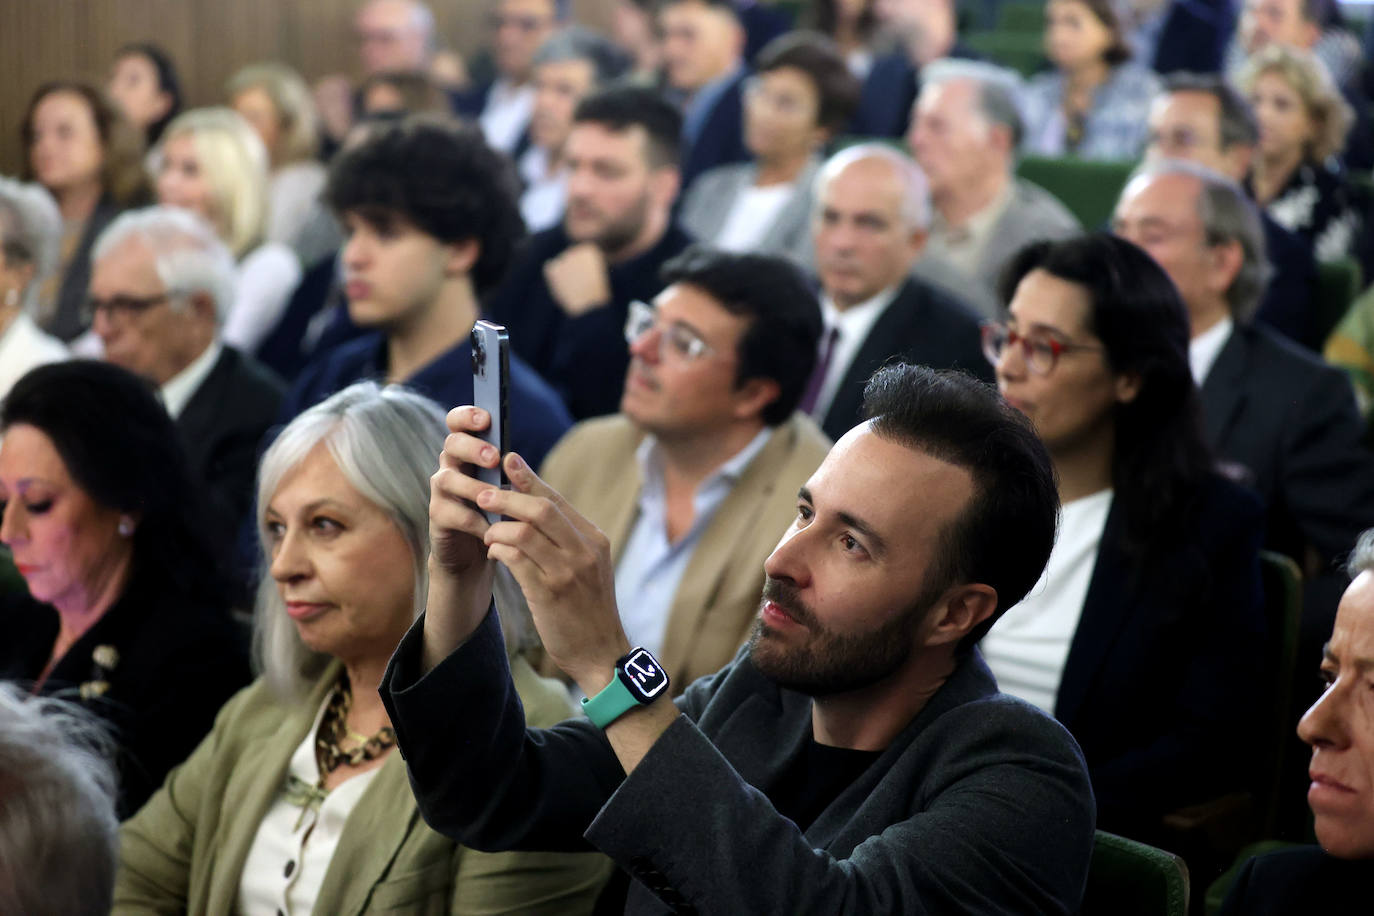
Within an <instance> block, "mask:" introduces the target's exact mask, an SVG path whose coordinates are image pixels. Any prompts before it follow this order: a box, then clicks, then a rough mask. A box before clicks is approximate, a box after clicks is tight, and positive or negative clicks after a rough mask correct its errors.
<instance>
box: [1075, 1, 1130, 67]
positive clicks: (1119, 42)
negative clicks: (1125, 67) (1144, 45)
mask: <svg viewBox="0 0 1374 916" xmlns="http://www.w3.org/2000/svg"><path fill="white" fill-rule="evenodd" d="M1074 2H1075V3H1081V4H1082V5H1083V6H1085V7H1086V8H1087V10H1088V12H1090V13H1092V14H1093V18H1094V19H1096V20H1097V21H1098V22H1100V23H1102V24H1103V25H1104V26H1106V27H1107V31H1109V32H1111V33H1112V40H1111V43H1110V44H1109V45H1107V48H1106V50H1105V51H1103V52H1102V61H1103V63H1105V64H1107V65H1108V66H1109V67H1115V66H1117V65H1118V64H1124V63H1125V62H1126V61H1128V60H1130V59H1131V56H1132V55H1131V46H1130V45H1128V44H1127V43H1126V34H1125V32H1124V30H1123V29H1122V28H1121V17H1120V16H1118V15H1117V13H1116V7H1115V6H1113V5H1112V0H1074Z"/></svg>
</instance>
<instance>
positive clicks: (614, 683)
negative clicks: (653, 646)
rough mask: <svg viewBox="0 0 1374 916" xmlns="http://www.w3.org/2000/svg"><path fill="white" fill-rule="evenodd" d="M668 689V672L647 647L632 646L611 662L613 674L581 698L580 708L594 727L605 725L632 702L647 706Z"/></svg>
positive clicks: (612, 720)
mask: <svg viewBox="0 0 1374 916" xmlns="http://www.w3.org/2000/svg"><path fill="white" fill-rule="evenodd" d="M667 690H668V672H666V671H664V670H663V666H662V665H660V664H659V663H658V659H656V658H654V654H653V653H652V652H650V651H649V650H648V649H644V648H634V649H631V650H630V652H629V654H628V655H626V656H624V657H623V658H621V659H620V660H619V661H618V662H616V663H615V677H613V678H611V682H610V683H609V684H607V685H606V687H605V688H604V689H603V690H601V692H599V693H598V694H597V695H596V696H594V697H584V698H583V699H582V711H583V712H585V713H586V714H587V718H588V719H591V720H592V724H593V725H595V726H596V727H597V728H605V727H606V726H607V725H610V724H611V723H612V722H614V721H615V720H616V719H619V718H620V717H621V716H623V715H625V713H627V712H629V711H630V710H631V709H634V708H635V707H636V706H648V705H649V704H650V703H652V702H653V701H654V700H656V699H657V698H658V697H659V695H660V694H663V693H664V692H666V691H667Z"/></svg>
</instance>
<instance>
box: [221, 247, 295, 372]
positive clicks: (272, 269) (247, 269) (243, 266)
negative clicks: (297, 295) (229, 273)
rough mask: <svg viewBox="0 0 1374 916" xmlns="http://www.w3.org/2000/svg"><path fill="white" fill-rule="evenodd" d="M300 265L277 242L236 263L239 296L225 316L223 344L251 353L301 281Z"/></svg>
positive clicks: (282, 310) (287, 249) (283, 309)
mask: <svg viewBox="0 0 1374 916" xmlns="http://www.w3.org/2000/svg"><path fill="white" fill-rule="evenodd" d="M301 273H302V272H301V262H300V259H299V258H297V257H296V253H295V252H294V251H292V250H291V249H290V248H287V247H286V246H285V245H283V244H281V243H279V242H266V243H264V244H262V245H259V246H258V247H257V248H254V249H253V250H252V251H250V252H248V254H246V255H244V257H243V260H242V261H240V262H239V272H238V295H236V296H235V297H234V304H233V305H232V306H230V308H229V313H228V314H227V315H225V316H224V329H223V331H222V332H221V334H220V336H221V337H222V338H223V340H224V342H225V343H227V344H228V345H229V346H231V347H234V348H235V349H238V350H241V351H243V352H244V353H248V354H250V355H251V354H252V353H253V352H254V351H255V350H257V348H258V344H260V343H262V342H263V340H264V339H265V338H266V337H267V335H268V334H269V333H271V331H272V329H273V328H274V327H276V326H277V322H278V321H279V320H280V319H281V316H282V313H283V312H285V311H286V307H287V305H289V304H290V302H291V295H292V294H293V293H294V292H295V291H296V286H297V285H298V284H299V283H300V282H301Z"/></svg>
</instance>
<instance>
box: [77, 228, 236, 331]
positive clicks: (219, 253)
mask: <svg viewBox="0 0 1374 916" xmlns="http://www.w3.org/2000/svg"><path fill="white" fill-rule="evenodd" d="M133 240H137V241H139V242H142V243H143V244H144V245H146V246H148V250H149V251H151V252H152V253H153V266H154V268H155V269H156V270H157V276H158V279H159V280H161V281H162V285H163V286H164V287H165V288H166V290H167V294H168V296H170V297H171V298H172V302H171V303H170V304H171V306H172V307H173V308H178V309H180V308H185V301H184V297H186V296H190V295H191V294H193V293H206V294H208V295H209V296H210V298H211V299H213V300H214V303H215V315H216V316H217V318H218V319H219V320H220V321H221V322H222V321H223V320H224V316H225V315H226V314H228V312H229V309H230V308H231V307H232V306H233V304H234V296H235V290H236V287H237V285H238V268H237V267H236V266H235V264H234V256H233V254H231V253H230V251H229V249H228V247H227V246H226V245H225V244H224V242H222V241H220V238H219V236H218V235H217V234H216V233H215V230H214V229H213V228H211V226H210V224H209V223H207V222H205V220H203V219H201V218H200V217H199V216H197V215H196V214H194V213H192V212H191V211H189V210H183V209H181V208H179V207H166V206H158V207H144V208H143V209H141V210H128V211H126V212H124V213H121V214H120V215H119V216H118V217H116V219H115V221H114V222H112V223H110V225H109V226H108V227H106V229H105V231H104V232H102V233H100V236H99V237H98V238H97V239H96V240H95V245H94V246H92V248H91V260H92V261H93V262H94V261H100V260H104V259H105V258H107V257H112V256H113V255H114V254H115V253H116V252H117V251H118V249H119V248H121V247H123V246H124V245H125V243H127V242H129V241H133Z"/></svg>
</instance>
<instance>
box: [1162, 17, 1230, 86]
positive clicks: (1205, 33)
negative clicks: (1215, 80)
mask: <svg viewBox="0 0 1374 916" xmlns="http://www.w3.org/2000/svg"><path fill="white" fill-rule="evenodd" d="M1237 6H1238V4H1232V3H1230V2H1227V0H1173V2H1172V3H1170V4H1169V12H1168V13H1166V14H1165V19H1164V25H1163V27H1162V28H1161V29H1160V32H1159V41H1158V43H1157V44H1156V45H1155V59H1154V61H1152V62H1151V67H1152V68H1153V69H1154V71H1155V72H1156V73H1164V74H1167V73H1173V72H1175V71H1178V70H1190V71H1192V72H1194V73H1220V72H1221V67H1222V63H1223V61H1224V60H1225V57H1226V44H1227V42H1229V41H1230V40H1231V33H1232V32H1234V31H1235V30H1236V7H1237Z"/></svg>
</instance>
